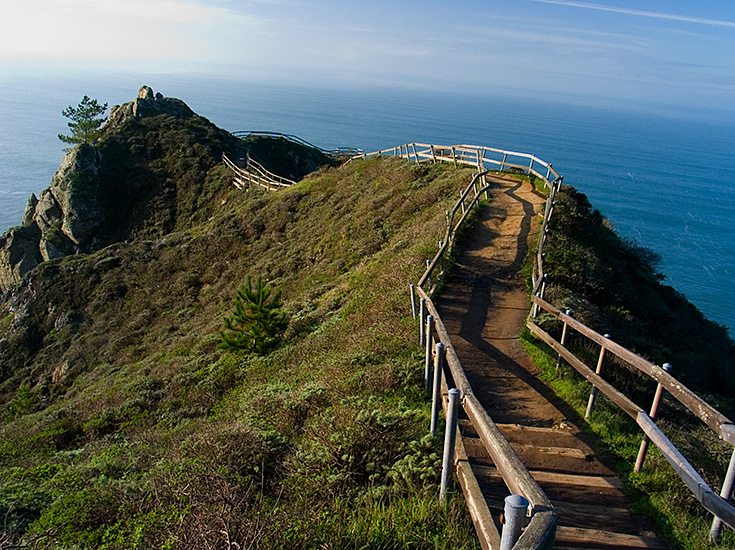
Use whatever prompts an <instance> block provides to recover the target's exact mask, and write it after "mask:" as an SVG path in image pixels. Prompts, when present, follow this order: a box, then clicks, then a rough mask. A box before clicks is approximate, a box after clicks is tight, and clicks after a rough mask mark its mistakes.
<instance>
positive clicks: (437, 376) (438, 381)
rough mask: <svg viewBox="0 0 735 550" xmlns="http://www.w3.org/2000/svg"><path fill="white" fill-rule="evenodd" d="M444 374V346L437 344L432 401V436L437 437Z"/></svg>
mask: <svg viewBox="0 0 735 550" xmlns="http://www.w3.org/2000/svg"><path fill="white" fill-rule="evenodd" d="M443 372H444V344H442V343H441V342H437V343H436V353H435V354H434V391H433V392H432V399H431V429H430V430H429V432H430V433H431V435H436V430H437V427H438V426H439V411H440V410H441V408H442V373H443Z"/></svg>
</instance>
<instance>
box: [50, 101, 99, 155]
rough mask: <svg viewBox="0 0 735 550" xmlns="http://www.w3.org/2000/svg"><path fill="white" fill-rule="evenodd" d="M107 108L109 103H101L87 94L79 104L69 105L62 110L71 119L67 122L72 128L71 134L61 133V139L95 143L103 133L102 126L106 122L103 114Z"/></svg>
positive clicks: (68, 141) (75, 142) (73, 142)
mask: <svg viewBox="0 0 735 550" xmlns="http://www.w3.org/2000/svg"><path fill="white" fill-rule="evenodd" d="M106 110H107V103H105V104H104V105H100V104H99V103H98V102H97V100H96V99H90V98H89V97H88V96H86V95H85V96H84V97H83V98H82V101H80V102H79V105H78V106H76V107H72V106H71V105H69V106H68V107H67V108H66V109H64V110H63V111H61V114H62V115H63V116H65V117H66V118H68V119H69V120H70V121H71V122H69V123H67V126H69V129H70V130H71V135H70V136H66V135H64V134H59V139H60V140H61V141H63V142H64V143H72V144H74V145H77V144H79V143H87V144H92V143H94V142H95V141H97V139H98V138H99V137H100V135H101V134H102V131H101V130H100V126H102V124H104V122H105V117H103V116H102V115H103V114H104V113H105V111H106Z"/></svg>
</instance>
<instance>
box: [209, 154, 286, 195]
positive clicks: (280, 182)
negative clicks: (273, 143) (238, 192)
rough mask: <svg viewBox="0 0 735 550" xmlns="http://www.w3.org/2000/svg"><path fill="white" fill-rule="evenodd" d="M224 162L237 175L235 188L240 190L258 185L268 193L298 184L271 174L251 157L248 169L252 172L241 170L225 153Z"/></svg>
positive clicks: (223, 155)
mask: <svg viewBox="0 0 735 550" xmlns="http://www.w3.org/2000/svg"><path fill="white" fill-rule="evenodd" d="M222 162H224V164H225V166H227V167H228V168H229V169H230V170H232V171H233V172H234V173H235V186H236V187H238V188H242V187H244V186H245V185H257V186H258V187H261V188H263V189H265V190H267V191H272V190H274V189H277V188H280V187H290V186H291V185H294V184H295V183H296V182H295V181H293V180H290V179H288V178H284V177H282V176H278V175H277V174H273V173H272V172H269V171H268V170H266V169H265V168H263V166H262V165H261V164H260V163H258V162H256V161H255V160H253V159H252V158H250V157H248V160H247V167H248V168H249V169H250V170H252V171H250V170H246V169H243V168H240V167H239V166H237V164H235V163H234V162H233V161H232V160H230V158H229V157H228V156H227V155H226V154H225V153H222Z"/></svg>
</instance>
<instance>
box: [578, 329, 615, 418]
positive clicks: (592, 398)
mask: <svg viewBox="0 0 735 550" xmlns="http://www.w3.org/2000/svg"><path fill="white" fill-rule="evenodd" d="M605 338H610V335H609V334H605ZM604 359H605V346H602V347H601V348H600V356H599V357H598V358H597V368H596V369H595V373H596V374H600V372H602V361H603V360H604ZM596 399H597V386H592V391H591V392H590V399H589V401H588V402H587V412H585V413H584V417H585V418H589V417H590V415H591V414H592V410H593V409H594V408H595V400H596Z"/></svg>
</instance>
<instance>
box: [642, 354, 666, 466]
mask: <svg viewBox="0 0 735 550" xmlns="http://www.w3.org/2000/svg"><path fill="white" fill-rule="evenodd" d="M663 369H664V370H665V371H666V372H669V371H670V370H671V365H670V364H669V363H664V364H663ZM663 393H664V387H663V386H662V385H661V384H660V383H659V385H658V386H656V394H655V395H654V396H653V404H652V405H651V414H649V415H648V416H649V417H650V419H651V420H656V413H657V412H658V406H659V404H660V403H661V396H662V395H663ZM649 441H650V439H649V438H648V436H647V435H646V434H643V441H641V448H640V449H639V450H638V458H637V459H636V461H635V468H633V471H634V472H640V471H641V468H642V467H643V461H644V460H645V459H646V452H647V451H648V442H649Z"/></svg>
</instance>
